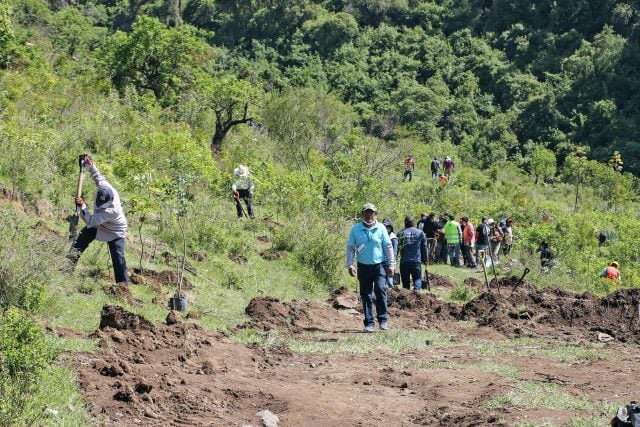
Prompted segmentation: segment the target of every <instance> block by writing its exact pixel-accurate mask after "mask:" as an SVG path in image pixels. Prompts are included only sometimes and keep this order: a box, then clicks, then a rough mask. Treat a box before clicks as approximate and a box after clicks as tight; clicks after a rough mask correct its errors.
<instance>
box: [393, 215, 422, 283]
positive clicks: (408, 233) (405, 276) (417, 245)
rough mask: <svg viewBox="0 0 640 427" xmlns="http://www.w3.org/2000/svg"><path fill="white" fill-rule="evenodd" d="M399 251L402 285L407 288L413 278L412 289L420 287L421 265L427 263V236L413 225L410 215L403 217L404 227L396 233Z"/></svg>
mask: <svg viewBox="0 0 640 427" xmlns="http://www.w3.org/2000/svg"><path fill="white" fill-rule="evenodd" d="M398 245H399V251H400V279H401V280H402V287H403V288H405V289H409V287H410V282H411V279H412V278H413V289H414V290H416V291H419V290H421V289H422V265H421V264H426V263H427V260H428V258H427V255H428V251H427V237H426V236H425V234H424V232H422V231H421V230H418V229H417V228H415V227H414V219H413V217H412V216H406V217H405V218H404V229H403V230H402V231H400V232H399V233H398Z"/></svg>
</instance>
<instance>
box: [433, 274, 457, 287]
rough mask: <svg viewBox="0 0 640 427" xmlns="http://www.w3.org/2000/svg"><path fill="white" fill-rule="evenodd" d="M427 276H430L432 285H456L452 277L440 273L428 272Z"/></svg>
mask: <svg viewBox="0 0 640 427" xmlns="http://www.w3.org/2000/svg"><path fill="white" fill-rule="evenodd" d="M427 277H428V278H429V285H430V286H441V287H443V288H453V287H455V285H456V284H455V283H454V282H453V280H452V279H451V278H449V277H445V276H441V275H439V274H434V273H429V272H427Z"/></svg>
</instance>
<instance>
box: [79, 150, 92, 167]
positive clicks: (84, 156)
mask: <svg viewBox="0 0 640 427" xmlns="http://www.w3.org/2000/svg"><path fill="white" fill-rule="evenodd" d="M80 160H81V161H82V163H83V164H84V165H85V166H93V165H94V161H93V159H92V158H91V156H90V155H88V154H86V153H85V154H80Z"/></svg>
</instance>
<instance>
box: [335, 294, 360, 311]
mask: <svg viewBox="0 0 640 427" xmlns="http://www.w3.org/2000/svg"><path fill="white" fill-rule="evenodd" d="M357 305H358V296H357V295H356V294H355V293H353V292H345V293H344V294H340V295H336V297H335V299H334V300H333V307H334V308H337V309H345V310H348V309H353V308H356V306H357Z"/></svg>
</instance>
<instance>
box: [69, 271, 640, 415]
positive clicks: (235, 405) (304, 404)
mask: <svg viewBox="0 0 640 427" xmlns="http://www.w3.org/2000/svg"><path fill="white" fill-rule="evenodd" d="M431 283H432V286H440V285H442V286H449V285H448V284H447V283H446V281H445V280H442V279H441V278H437V277H434V278H433V281H432V282H431ZM469 283H470V284H471V285H475V286H478V287H479V289H481V288H482V286H481V283H479V282H478V283H475V282H473V283H472V282H469ZM517 283H518V278H517V277H510V278H507V279H502V280H501V281H500V283H499V284H500V291H499V293H498V290H497V287H495V289H494V291H493V292H490V293H489V292H483V293H481V294H480V295H479V296H478V297H477V298H475V299H474V300H473V301H471V302H469V303H467V304H465V305H457V304H452V303H447V302H444V301H442V300H440V299H438V298H436V297H435V296H433V295H432V294H427V293H414V292H412V291H408V290H404V289H398V288H394V289H392V290H390V291H389V312H390V325H391V328H392V329H395V330H411V329H425V330H427V329H429V330H438V331H440V332H441V333H444V334H446V336H448V338H449V340H450V344H448V345H445V346H435V345H434V346H429V345H427V346H426V349H425V350H419V351H418V350H416V351H411V352H407V353H402V354H395V353H392V352H391V351H376V352H373V353H369V354H349V353H337V354H330V355H325V354H299V353H293V352H291V351H290V350H289V349H288V348H287V347H286V345H284V344H283V342H284V339H283V337H286V338H292V339H295V340H299V341H309V342H336V341H338V340H343V339H345V338H349V337H354V336H357V335H360V334H362V332H361V328H362V315H361V314H360V313H359V312H358V311H357V310H359V309H360V307H359V306H356V310H353V309H350V310H348V309H347V310H345V309H339V308H336V307H342V306H343V304H344V301H347V302H348V301H349V300H350V299H352V300H353V299H356V300H357V298H356V297H355V296H354V295H350V294H351V293H350V291H348V290H346V289H340V290H338V291H336V293H335V294H334V295H333V296H332V297H331V299H330V300H329V301H327V302H326V303H310V302H307V301H292V302H286V303H285V302H281V301H278V300H277V299H275V298H269V297H266V298H255V299H254V300H252V301H251V303H250V304H249V305H248V307H247V308H246V313H247V315H248V316H249V318H250V320H249V321H248V322H247V323H246V324H243V325H239V326H238V331H241V330H242V329H246V328H256V329H258V330H261V331H268V332H266V333H268V334H269V336H272V335H273V337H280V339H275V338H274V340H273V341H274V342H273V343H272V345H268V346H267V347H263V346H257V345H242V344H238V343H235V342H233V341H232V340H230V339H229V337H227V336H226V335H224V334H223V333H221V332H217V331H207V330H204V329H202V328H201V327H199V326H198V325H196V324H193V323H190V321H189V320H183V319H182V316H181V315H180V313H177V312H170V313H169V315H168V317H167V323H166V324H159V325H152V324H151V323H150V322H148V321H146V320H144V319H142V318H140V317H139V316H137V315H135V314H132V313H129V312H126V311H125V310H123V309H122V308H120V307H118V306H113V305H110V306H105V307H104V308H103V311H102V320H101V323H100V328H99V329H98V330H97V331H95V332H94V336H96V337H98V338H99V346H100V351H99V352H97V353H95V354H80V355H79V356H78V357H77V358H76V360H75V365H76V367H77V371H78V378H79V383H80V386H81V389H82V391H83V393H84V395H85V396H86V399H87V400H88V401H89V402H90V404H91V407H92V411H93V414H94V415H95V416H96V418H97V420H98V421H99V422H100V423H101V424H103V425H148V426H185V425H193V426H229V425H237V426H248V425H253V426H260V425H263V420H262V419H261V417H260V416H258V415H256V414H257V413H258V412H260V411H263V410H268V411H270V412H271V413H273V414H275V415H276V416H277V417H278V418H279V425H280V426H409V425H427V426H484V425H496V426H512V425H514V424H516V423H518V422H525V421H528V422H531V423H532V424H533V425H540V424H543V423H552V425H563V424H566V423H569V422H571V421H572V420H575V419H576V418H578V417H582V416H584V415H585V411H584V410H582V411H579V410H572V409H550V408H547V407H535V406H534V407H523V406H514V405H509V404H504V405H502V406H498V408H497V409H491V410H485V409H482V405H483V404H484V403H486V402H488V401H490V400H491V399H493V398H495V397H498V396H501V395H505V394H508V393H510V392H513V391H514V390H515V391H517V390H518V388H519V384H520V383H521V382H523V381H533V382H536V383H539V384H551V385H554V386H557V387H558V388H559V390H560V391H561V392H562V393H565V394H566V395H568V396H570V397H572V398H575V399H582V400H588V401H590V402H594V405H596V404H601V403H606V402H609V403H614V402H620V403H622V402H628V401H630V400H634V399H636V400H639V399H640V387H638V384H637V379H636V378H637V375H635V374H633V372H635V373H637V366H638V362H640V350H639V344H640V320H639V319H638V313H637V310H638V303H639V302H640V290H638V289H634V290H620V291H617V292H615V293H613V294H611V295H608V296H606V297H605V298H598V297H596V296H595V295H592V294H588V293H584V294H575V293H571V292H565V291H560V290H555V289H538V288H536V287H535V286H533V285H532V284H531V283H528V282H524V283H522V284H520V285H519V286H516V284H517ZM336 299H340V301H341V302H340V303H339V304H338V303H336ZM194 317H196V316H194ZM471 322H475V324H477V326H475V327H474V326H473V323H471ZM470 324H471V326H469V325H470ZM393 333H394V332H393V331H388V332H385V331H377V330H376V332H374V334H393ZM390 336H392V335H390ZM517 337H523V338H524V337H530V338H535V339H536V340H531V341H523V342H530V344H527V346H528V347H527V348H524V347H523V348H515V349H514V351H512V352H504V353H501V354H500V355H499V356H484V355H483V354H481V353H479V352H478V351H477V349H476V348H474V346H473V342H477V341H479V340H482V341H484V342H486V343H488V345H489V346H492V345H495V346H499V345H500V344H501V343H503V342H504V340H506V339H510V338H517ZM592 343H598V346H596V348H597V349H598V350H597V351H599V352H600V353H601V354H600V355H597V356H596V357H591V358H584V359H581V358H576V359H572V360H569V361H568V362H558V361H556V360H552V359H550V358H549V357H548V355H546V353H545V352H544V351H545V350H549V349H556V348H564V347H566V346H573V347H578V348H580V347H584V348H586V347H589V348H593V347H594V345H593V344H592ZM523 346H524V344H523ZM525 350H527V351H525ZM482 363H485V364H486V363H493V364H499V365H501V366H510V367H512V368H514V369H517V372H518V377H517V378H512V377H509V376H505V375H500V374H499V373H497V372H494V371H491V370H482V369H478V368H477V366H478V365H479V364H482ZM634 376H635V377H636V378H634ZM595 411H596V415H600V416H602V415H603V414H602V413H600V414H598V413H597V410H595ZM591 415H593V412H592V413H591ZM610 415H611V416H613V415H614V414H613V413H611V414H610ZM264 425H267V423H266V421H265V422H264Z"/></svg>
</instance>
